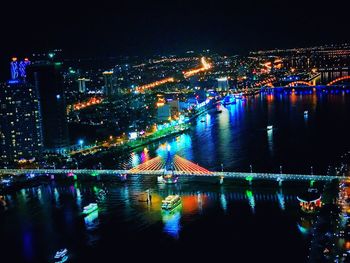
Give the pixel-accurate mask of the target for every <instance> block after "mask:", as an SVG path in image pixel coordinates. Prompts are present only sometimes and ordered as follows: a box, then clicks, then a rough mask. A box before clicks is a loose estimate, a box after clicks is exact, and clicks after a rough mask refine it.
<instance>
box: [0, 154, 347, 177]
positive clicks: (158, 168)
mask: <svg viewBox="0 0 350 263" xmlns="http://www.w3.org/2000/svg"><path fill="white" fill-rule="evenodd" d="M169 171H171V173H172V174H173V175H176V176H180V177H194V176H198V177H217V178H221V179H222V178H233V179H243V180H247V181H252V180H256V179H259V180H273V181H278V182H282V181H331V180H334V179H344V178H345V176H330V175H306V174H283V173H253V172H251V173H247V172H225V171H222V172H219V171H209V170H207V169H205V168H203V167H201V166H199V165H197V164H195V163H193V162H190V161H188V160H186V159H184V158H182V157H180V156H178V155H174V156H173V157H172V165H171V168H170V169H169V165H167V160H164V159H163V158H162V157H160V156H157V157H155V158H153V159H151V160H149V161H146V162H144V163H142V164H140V165H138V166H136V167H134V168H132V169H129V170H102V169H101V170H93V169H0V176H3V175H21V174H34V175H36V174H48V175H55V174H62V175H64V174H66V175H91V176H98V175H119V176H122V175H157V176H161V175H164V173H165V172H169Z"/></svg>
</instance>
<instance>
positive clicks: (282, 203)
mask: <svg viewBox="0 0 350 263" xmlns="http://www.w3.org/2000/svg"><path fill="white" fill-rule="evenodd" d="M277 198H278V203H279V205H280V208H281V209H282V210H285V209H286V206H285V200H284V195H283V193H282V191H280V192H278V193H277Z"/></svg>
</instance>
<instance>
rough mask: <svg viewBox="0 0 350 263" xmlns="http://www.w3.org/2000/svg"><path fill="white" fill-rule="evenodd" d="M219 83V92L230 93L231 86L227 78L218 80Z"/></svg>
mask: <svg viewBox="0 0 350 263" xmlns="http://www.w3.org/2000/svg"><path fill="white" fill-rule="evenodd" d="M217 81H218V88H217V91H228V89H229V87H230V86H229V84H228V79H227V77H223V78H218V79H217Z"/></svg>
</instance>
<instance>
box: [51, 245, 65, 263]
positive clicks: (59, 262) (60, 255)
mask: <svg viewBox="0 0 350 263" xmlns="http://www.w3.org/2000/svg"><path fill="white" fill-rule="evenodd" d="M67 253H68V250H67V249H66V248H62V249H60V250H58V251H57V252H56V254H55V256H54V259H55V263H63V262H66V261H67V260H68V255H67Z"/></svg>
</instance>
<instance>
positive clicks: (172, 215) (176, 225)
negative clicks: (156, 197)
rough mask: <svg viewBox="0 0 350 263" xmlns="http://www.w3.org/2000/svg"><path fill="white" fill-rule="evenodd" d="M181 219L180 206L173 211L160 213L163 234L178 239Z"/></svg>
mask: <svg viewBox="0 0 350 263" xmlns="http://www.w3.org/2000/svg"><path fill="white" fill-rule="evenodd" d="M180 219H181V205H178V206H177V207H176V208H175V209H174V210H173V211H171V212H168V211H162V220H163V223H164V228H163V230H164V232H165V233H167V234H169V235H170V236H172V237H173V238H176V239H177V238H179V232H180V229H181V226H180Z"/></svg>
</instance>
